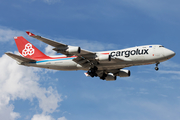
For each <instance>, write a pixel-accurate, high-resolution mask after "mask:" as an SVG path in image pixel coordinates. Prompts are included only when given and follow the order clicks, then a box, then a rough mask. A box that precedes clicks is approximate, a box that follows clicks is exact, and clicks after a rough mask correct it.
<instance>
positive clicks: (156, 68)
mask: <svg viewBox="0 0 180 120" xmlns="http://www.w3.org/2000/svg"><path fill="white" fill-rule="evenodd" d="M159 64H160V63H159V62H157V63H156V67H155V70H156V71H158V70H159V68H158V65H159Z"/></svg>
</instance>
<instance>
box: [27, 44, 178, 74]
mask: <svg viewBox="0 0 180 120" xmlns="http://www.w3.org/2000/svg"><path fill="white" fill-rule="evenodd" d="M96 54H97V55H101V54H109V55H111V58H112V59H117V60H116V61H114V60H111V61H98V62H99V64H98V65H96V66H97V67H98V70H106V69H107V68H108V69H120V68H125V67H130V66H137V65H147V64H154V63H158V62H163V61H166V60H168V59H170V58H172V57H173V56H174V55H175V53H174V52H173V51H171V50H169V49H167V48H165V47H163V46H161V45H145V46H137V47H132V48H127V49H121V50H112V51H103V52H96ZM57 58H58V59H57ZM74 58H76V57H75V56H74V57H66V56H65V55H61V56H56V57H52V59H47V60H40V61H37V62H36V63H27V64H24V65H26V66H33V67H41V68H49V69H55V70H67V71H70V70H88V69H89V68H88V67H82V66H81V65H79V64H77V63H76V62H74V61H73V59H74ZM118 59H119V60H118Z"/></svg>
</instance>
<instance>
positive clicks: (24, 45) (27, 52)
mask: <svg viewBox="0 0 180 120" xmlns="http://www.w3.org/2000/svg"><path fill="white" fill-rule="evenodd" d="M14 40H15V42H16V45H17V48H18V51H19V53H20V54H21V55H22V56H24V57H26V58H31V59H34V60H38V59H46V58H49V57H48V56H46V55H45V54H44V53H42V52H41V51H40V50H39V49H37V48H36V47H35V46H34V45H33V44H31V43H30V42H29V41H27V40H26V39H25V38H23V37H22V36H19V37H14Z"/></svg>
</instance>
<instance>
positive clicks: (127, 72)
mask: <svg viewBox="0 0 180 120" xmlns="http://www.w3.org/2000/svg"><path fill="white" fill-rule="evenodd" d="M116 75H117V76H120V77H129V76H130V75H131V72H130V70H120V71H119V72H118V73H117V74H116Z"/></svg>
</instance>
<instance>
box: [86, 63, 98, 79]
mask: <svg viewBox="0 0 180 120" xmlns="http://www.w3.org/2000/svg"><path fill="white" fill-rule="evenodd" d="M97 69H98V68H97V67H96V66H94V67H93V68H90V69H89V70H88V72H87V73H88V74H89V75H90V76H91V77H94V76H95V77H97V76H98V75H97V73H96V71H97Z"/></svg>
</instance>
